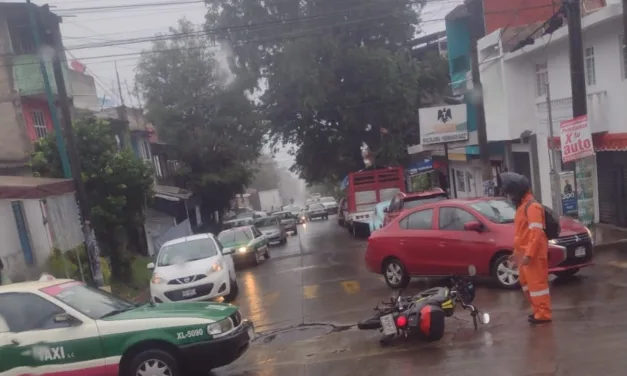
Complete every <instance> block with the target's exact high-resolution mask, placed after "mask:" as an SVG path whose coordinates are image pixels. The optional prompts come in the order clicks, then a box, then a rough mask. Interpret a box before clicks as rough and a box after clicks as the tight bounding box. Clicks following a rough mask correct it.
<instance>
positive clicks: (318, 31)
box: [206, 0, 449, 183]
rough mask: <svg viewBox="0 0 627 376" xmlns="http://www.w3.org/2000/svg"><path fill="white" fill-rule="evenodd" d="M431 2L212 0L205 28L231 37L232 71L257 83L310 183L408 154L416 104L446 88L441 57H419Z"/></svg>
mask: <svg viewBox="0 0 627 376" xmlns="http://www.w3.org/2000/svg"><path fill="white" fill-rule="evenodd" d="M423 4H424V1H415V0H339V1H338V0H281V1H258V0H237V1H236V0H214V1H212V2H210V5H209V12H208V14H207V26H206V27H207V31H208V34H210V35H212V36H214V37H215V38H216V39H218V40H220V41H222V43H225V44H227V45H228V46H229V47H230V49H231V50H232V52H233V54H232V56H231V58H230V60H229V62H230V65H231V67H232V69H233V71H234V72H236V73H237V74H238V75H240V76H241V77H244V78H245V79H244V80H243V81H242V82H243V84H245V85H248V87H254V86H255V85H260V86H261V87H262V89H265V90H264V92H263V95H262V96H261V102H262V109H263V112H262V113H263V116H264V119H265V120H267V122H268V125H269V127H270V131H271V134H272V137H273V141H275V142H280V143H284V144H291V145H293V146H294V147H293V150H292V153H293V155H294V156H295V160H296V163H295V165H294V166H292V170H293V171H295V172H297V173H299V175H300V176H301V177H302V178H304V179H306V180H307V181H308V182H310V183H312V182H323V181H329V180H331V181H338V180H341V179H342V178H343V177H344V176H345V175H346V173H348V172H351V171H355V170H358V169H361V168H363V167H364V166H363V160H362V156H361V150H360V146H361V145H362V143H363V142H365V143H366V144H367V145H368V146H369V147H370V148H371V150H373V152H374V155H375V163H376V164H377V165H387V164H398V163H403V162H405V161H406V160H407V158H408V156H407V153H406V146H407V145H406V144H408V143H409V144H413V143H415V139H411V138H410V137H409V136H410V135H412V134H415V133H417V129H418V116H417V112H418V108H419V107H420V105H421V103H422V101H423V99H424V98H426V97H431V96H433V95H437V94H438V93H441V92H442V91H444V90H445V89H446V88H447V84H448V82H449V80H448V68H447V65H446V62H445V61H444V60H443V59H441V58H440V57H439V56H434V55H431V56H429V57H427V58H424V59H422V60H421V61H417V60H415V59H414V58H412V57H411V53H410V52H411V51H410V50H411V44H412V43H411V40H412V38H414V36H415V35H416V33H417V32H418V31H420V11H421V9H422V6H423Z"/></svg>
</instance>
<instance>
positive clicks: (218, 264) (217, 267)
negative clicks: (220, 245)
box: [209, 262, 222, 272]
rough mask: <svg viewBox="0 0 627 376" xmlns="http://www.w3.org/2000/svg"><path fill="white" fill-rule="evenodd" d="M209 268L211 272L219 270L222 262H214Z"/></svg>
mask: <svg viewBox="0 0 627 376" xmlns="http://www.w3.org/2000/svg"><path fill="white" fill-rule="evenodd" d="M209 270H210V271H212V272H219V271H220V270H222V264H221V263H219V262H216V263H215V264H213V265H211V268H210V269H209Z"/></svg>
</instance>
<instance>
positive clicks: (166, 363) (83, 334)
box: [0, 279, 255, 376]
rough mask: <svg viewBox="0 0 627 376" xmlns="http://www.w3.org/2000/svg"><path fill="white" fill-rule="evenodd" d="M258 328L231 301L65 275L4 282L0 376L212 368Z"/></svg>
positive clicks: (172, 373) (235, 353)
mask: <svg viewBox="0 0 627 376" xmlns="http://www.w3.org/2000/svg"><path fill="white" fill-rule="evenodd" d="M254 335H255V334H254V327H253V324H252V323H251V322H250V321H248V320H244V319H242V317H241V315H240V312H239V310H238V309H237V307H236V306H234V305H230V304H222V303H209V302H203V303H190V302H185V303H163V304H153V303H149V304H145V305H136V304H132V303H129V302H127V301H125V300H123V299H120V298H118V297H116V296H114V295H112V294H110V293H107V292H105V291H101V290H98V289H94V288H91V287H88V286H86V285H85V284H83V283H82V282H77V281H73V280H62V279H58V280H54V279H52V280H40V281H37V282H25V283H16V284H12V285H6V286H0V359H1V361H0V375H2V376H18V375H20V376H22V375H47V376H82V375H90V376H91V375H97V376H109V375H111V376H114V375H115V376H127V375H129V376H130V375H132V376H148V375H151V376H154V375H159V376H161V375H163V376H180V375H188V374H193V373H203V372H205V373H207V372H208V371H209V370H210V369H213V368H217V367H221V366H224V365H227V364H230V363H232V362H234V361H235V360H236V359H238V358H239V357H240V356H242V354H244V352H246V350H247V349H248V347H249V345H250V343H251V341H252V340H253V338H254Z"/></svg>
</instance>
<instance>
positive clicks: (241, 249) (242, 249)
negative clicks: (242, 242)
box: [237, 247, 248, 253]
mask: <svg viewBox="0 0 627 376" xmlns="http://www.w3.org/2000/svg"><path fill="white" fill-rule="evenodd" d="M247 251H248V248H246V247H239V249H238V250H237V252H239V253H244V252H247Z"/></svg>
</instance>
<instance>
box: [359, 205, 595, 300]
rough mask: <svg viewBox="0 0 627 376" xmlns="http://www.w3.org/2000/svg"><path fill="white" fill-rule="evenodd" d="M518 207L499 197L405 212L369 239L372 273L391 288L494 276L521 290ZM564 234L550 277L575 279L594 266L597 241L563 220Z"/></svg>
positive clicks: (554, 249) (553, 247)
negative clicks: (469, 273)
mask: <svg viewBox="0 0 627 376" xmlns="http://www.w3.org/2000/svg"><path fill="white" fill-rule="evenodd" d="M515 213H516V208H515V207H514V206H513V205H512V204H510V203H509V202H508V201H506V200H503V199H497V198H490V197H486V198H477V199H468V200H442V201H439V202H436V203H431V204H425V205H421V206H419V207H416V208H413V209H410V210H407V211H403V212H402V213H401V214H400V215H399V216H398V217H397V218H396V219H394V220H393V221H392V222H391V223H390V224H389V225H387V226H385V227H383V228H382V229H380V230H378V231H376V232H374V233H373V234H372V235H371V236H370V238H369V239H368V247H367V250H366V254H365V261H366V265H367V267H368V269H369V270H370V271H372V272H374V273H378V274H383V276H384V278H385V281H386V283H387V284H388V286H390V287H392V288H403V287H405V286H407V284H408V283H409V280H410V278H411V277H431V276H434V277H435V276H448V275H451V274H464V273H466V268H467V267H468V265H475V266H476V268H477V275H479V276H490V277H492V278H493V279H494V280H495V281H496V282H497V283H498V284H499V285H500V286H501V287H505V288H515V287H517V286H518V271H517V270H516V269H515V268H513V267H512V266H513V265H512V264H511V263H510V261H509V256H510V255H511V254H512V251H513V249H512V244H513V238H514V215H515ZM560 225H561V231H562V232H561V234H560V237H559V238H558V239H555V240H551V241H550V242H549V255H548V257H549V259H548V260H549V272H550V273H553V274H556V275H557V276H558V277H564V276H571V275H574V274H575V273H577V271H579V270H580V269H581V268H584V267H587V266H590V265H592V257H593V250H592V245H593V244H592V236H591V233H590V230H588V229H587V228H586V227H585V226H584V225H582V224H581V223H579V222H577V221H575V220H573V219H570V218H566V217H564V218H562V219H561V223H560Z"/></svg>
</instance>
